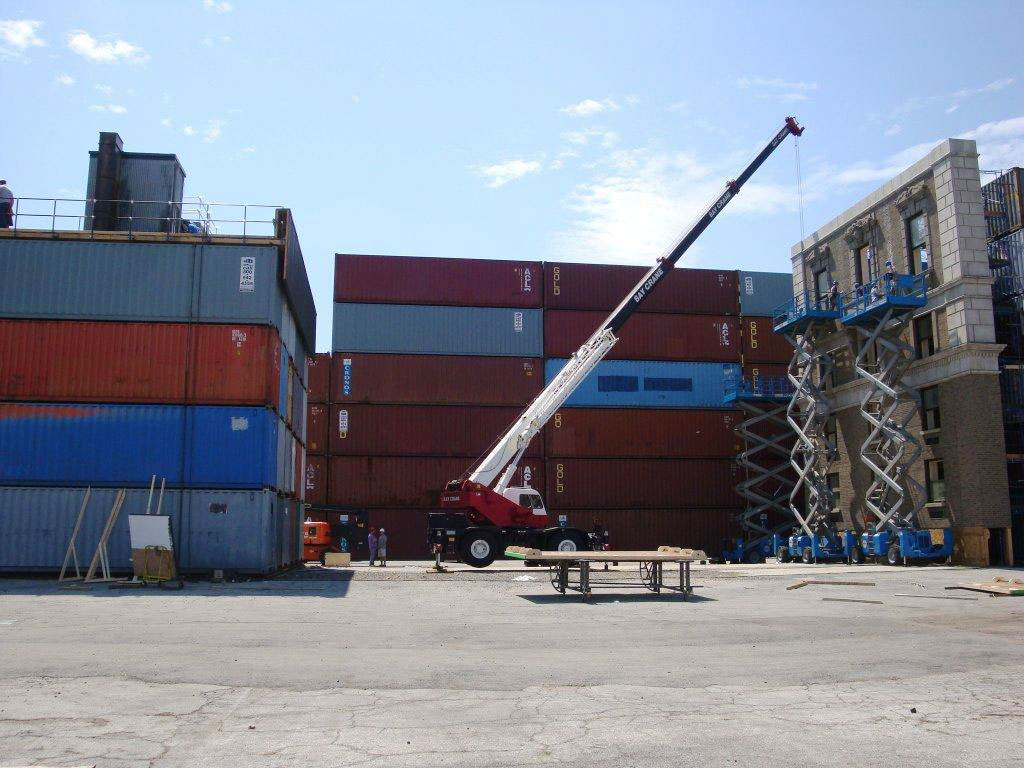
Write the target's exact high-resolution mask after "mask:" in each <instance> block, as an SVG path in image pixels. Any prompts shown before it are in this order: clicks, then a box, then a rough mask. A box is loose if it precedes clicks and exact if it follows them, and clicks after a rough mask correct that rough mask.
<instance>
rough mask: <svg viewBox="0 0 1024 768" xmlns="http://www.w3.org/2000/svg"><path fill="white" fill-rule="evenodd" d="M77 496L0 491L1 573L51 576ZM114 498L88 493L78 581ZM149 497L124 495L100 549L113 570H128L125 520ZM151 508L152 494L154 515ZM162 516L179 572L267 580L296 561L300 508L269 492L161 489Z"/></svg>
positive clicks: (142, 492) (75, 491) (60, 491)
mask: <svg viewBox="0 0 1024 768" xmlns="http://www.w3.org/2000/svg"><path fill="white" fill-rule="evenodd" d="M84 494H85V489H84V488H0V572H18V571H26V572H28V571H36V572H40V571H42V572H58V571H59V570H60V567H61V563H62V562H63V560H64V553H65V551H66V550H67V545H68V540H69V539H70V537H71V531H72V529H73V528H74V525H75V519H76V518H77V516H78V511H79V509H80V508H81V504H82V499H83V498H84ZM116 494H117V489H114V488H94V489H93V491H92V496H91V498H90V501H89V506H88V507H87V508H86V513H85V516H84V518H83V520H82V526H81V529H80V530H79V533H78V539H77V547H76V549H77V551H78V560H79V566H80V568H81V571H82V574H83V575H84V574H85V571H86V569H87V568H88V567H89V562H90V560H91V559H92V556H93V553H94V552H95V551H96V545H97V543H98V542H99V537H100V533H101V531H102V529H103V527H104V525H105V524H106V520H107V516H108V515H109V513H110V508H111V506H112V504H113V502H114V497H115V496H116ZM148 497H149V491H148V490H146V489H134V490H129V491H128V495H127V497H126V499H125V503H124V506H123V507H122V509H121V513H120V515H119V516H118V519H117V523H116V525H115V526H114V530H113V532H112V533H111V536H110V540H109V542H108V545H107V551H108V554H109V556H110V566H111V569H112V570H115V571H119V572H125V571H130V570H131V567H132V564H131V542H130V539H129V535H128V516H129V515H138V514H144V513H145V511H146V500H147V499H148ZM156 503H157V494H156V493H154V497H153V504H152V507H151V509H152V510H153V511H155V509H156ZM161 514H164V515H168V516H169V517H170V518H171V533H172V538H173V543H174V548H175V552H176V556H177V560H178V565H179V567H180V568H181V570H182V572H184V573H195V572H204V573H205V572H209V571H212V570H215V569H224V570H233V571H241V572H245V573H254V574H266V573H271V572H273V571H276V570H279V569H280V568H283V567H285V566H288V565H291V564H293V563H296V562H298V561H299V560H300V559H301V556H302V552H301V519H300V509H299V504H298V502H296V501H294V500H291V499H282V498H280V497H278V496H277V495H276V494H274V493H273V492H270V491H165V492H164V498H163V504H162V506H161ZM70 574H71V575H72V576H73V575H74V567H73V565H72V566H71V570H70Z"/></svg>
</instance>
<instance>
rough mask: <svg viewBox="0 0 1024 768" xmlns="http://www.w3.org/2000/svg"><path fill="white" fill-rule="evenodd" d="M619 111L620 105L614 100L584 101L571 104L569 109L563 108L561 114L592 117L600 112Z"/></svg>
mask: <svg viewBox="0 0 1024 768" xmlns="http://www.w3.org/2000/svg"><path fill="white" fill-rule="evenodd" d="M618 109H619V105H618V104H617V103H615V101H613V100H612V99H601V100H600V101H598V100H596V99H584V100H583V101H579V102H577V103H575V104H570V105H569V106H567V107H562V108H561V109H560V110H558V111H559V112H562V113H564V114H566V115H572V116H573V117H590V116H591V115H596V114H597V113H598V112H616V111H618Z"/></svg>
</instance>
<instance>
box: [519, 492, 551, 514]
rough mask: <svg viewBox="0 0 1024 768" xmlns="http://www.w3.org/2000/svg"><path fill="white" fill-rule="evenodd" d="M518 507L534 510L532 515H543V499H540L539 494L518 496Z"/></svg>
mask: <svg viewBox="0 0 1024 768" xmlns="http://www.w3.org/2000/svg"><path fill="white" fill-rule="evenodd" d="M519 506H521V507H526V508H527V509H532V510H534V514H545V512H544V499H542V498H541V497H540V494H539V493H521V494H519Z"/></svg>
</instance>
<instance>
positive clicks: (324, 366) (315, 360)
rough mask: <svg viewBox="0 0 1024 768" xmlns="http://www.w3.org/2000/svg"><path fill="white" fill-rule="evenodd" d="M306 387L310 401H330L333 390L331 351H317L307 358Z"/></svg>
mask: <svg viewBox="0 0 1024 768" xmlns="http://www.w3.org/2000/svg"><path fill="white" fill-rule="evenodd" d="M306 389H307V395H308V399H309V402H311V403H326V402H328V398H329V397H330V392H331V353H330V352H317V353H316V354H315V355H312V356H311V357H308V358H306Z"/></svg>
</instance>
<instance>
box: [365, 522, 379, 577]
mask: <svg viewBox="0 0 1024 768" xmlns="http://www.w3.org/2000/svg"><path fill="white" fill-rule="evenodd" d="M366 545H367V546H368V547H369V548H370V567H371V568H372V567H373V561H374V560H376V559H377V534H376V533H374V532H373V528H371V529H370V534H369V535H368V536H367V537H366Z"/></svg>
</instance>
